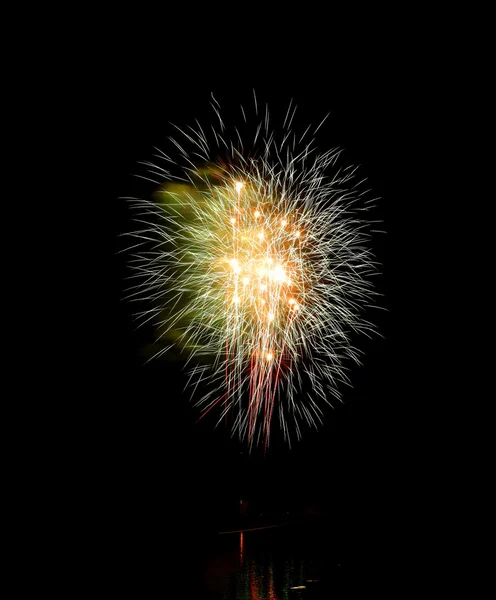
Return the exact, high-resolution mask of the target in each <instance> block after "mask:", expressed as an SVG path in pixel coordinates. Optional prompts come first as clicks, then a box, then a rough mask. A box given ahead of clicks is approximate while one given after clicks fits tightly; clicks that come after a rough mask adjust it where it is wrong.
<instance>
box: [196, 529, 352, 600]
mask: <svg viewBox="0 0 496 600" xmlns="http://www.w3.org/2000/svg"><path fill="white" fill-rule="evenodd" d="M326 535H327V534H325V533H323V532H318V531H308V530H304V529H301V528H297V527H289V526H288V527H284V528H280V529H277V530H276V529H273V530H266V531H253V532H249V531H246V532H244V533H235V534H230V535H224V536H219V539H218V544H217V545H216V546H215V547H214V548H212V554H211V558H210V560H209V562H208V565H207V570H206V583H207V588H208V591H209V594H210V596H209V597H212V598H219V599H221V598H222V599H223V600H230V599H236V600H238V599H239V600H248V599H250V600H293V599H294V600H298V599H300V598H302V599H303V598H324V597H325V598H327V597H329V594H330V593H331V592H332V597H333V598H339V597H341V596H340V594H339V592H340V590H341V589H342V586H343V583H344V569H343V566H344V565H343V558H342V555H340V552H339V548H336V546H335V545H333V541H329V540H328V539H327V537H326Z"/></svg>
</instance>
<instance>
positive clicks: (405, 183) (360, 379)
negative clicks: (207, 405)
mask: <svg viewBox="0 0 496 600" xmlns="http://www.w3.org/2000/svg"><path fill="white" fill-rule="evenodd" d="M121 50H122V49H120V48H119V46H118V45H117V47H116V51H115V58H112V59H110V60H109V59H108V55H107V63H106V64H105V68H104V69H100V70H99V71H98V78H97V79H95V81H94V83H93V85H92V87H91V94H90V99H91V100H90V102H91V106H92V115H95V119H94V123H93V125H95V123H96V125H97V127H92V128H91V132H92V137H93V138H94V139H93V140H92V141H91V142H90V143H89V147H90V148H91V149H92V155H91V157H90V158H88V164H91V173H90V174H89V175H88V177H89V178H90V180H91V181H92V185H93V194H92V197H91V199H88V202H89V203H90V211H89V212H90V214H91V215H92V218H94V220H95V224H96V225H97V229H98V230H99V231H100V232H101V233H102V234H103V235H102V239H103V242H104V246H103V251H102V252H100V251H99V252H98V256H97V261H96V264H95V273H96V274H97V275H98V277H97V278H96V279H95V283H94V287H93V288H92V290H91V293H90V296H91V299H90V300H91V308H88V312H89V313H91V314H90V317H91V318H90V320H91V322H92V326H93V327H92V329H91V332H92V340H91V341H90V342H89V348H90V353H91V359H90V360H89V361H88V362H85V363H84V364H81V366H80V368H79V370H78V377H77V378H76V382H77V385H81V390H83V389H84V390H86V388H87V387H88V389H89V390H91V391H89V393H85V400H84V402H81V407H80V411H81V412H80V413H79V414H78V415H77V416H76V417H75V418H76V419H77V420H78V423H79V425H77V426H75V428H74V429H75V430H76V429H77V431H78V439H80V440H81V442H80V443H78V451H77V459H76V460H77V465H78V466H77V467H75V468H74V470H75V472H76V474H77V476H76V479H77V478H78V477H79V475H81V485H80V493H81V498H82V499H83V501H82V503H81V505H82V507H83V508H82V510H81V515H82V519H83V522H85V523H86V522H88V525H89V530H90V531H92V532H94V533H93V534H92V535H93V540H94V541H93V544H94V548H95V559H94V562H92V561H90V564H91V565H92V566H91V567H90V569H91V570H95V569H96V570H101V571H102V572H103V573H107V572H108V573H111V574H112V578H113V580H114V581H115V582H120V583H119V585H122V586H127V585H129V586H136V589H137V590H139V589H141V588H140V586H142V585H143V581H145V580H146V581H147V582H148V583H147V585H148V584H149V585H152V582H156V581H163V579H165V578H166V577H168V575H166V572H167V570H168V569H171V570H172V572H174V573H175V576H176V577H181V576H187V577H189V576H191V577H192V578H193V579H194V577H195V576H194V575H193V573H195V572H196V571H198V572H200V571H201V569H202V564H203V563H202V560H203V559H202V556H203V555H204V554H205V550H206V548H208V544H209V540H210V537H209V536H210V535H211V534H212V532H215V531H216V530H218V524H219V523H222V522H224V520H225V518H226V516H227V517H229V516H230V515H231V514H235V512H236V510H237V503H238V501H239V497H240V495H243V496H244V497H246V498H248V499H249V500H250V501H251V502H252V503H257V504H263V505H264V506H274V507H275V508H278V509H280V508H282V507H284V508H286V507H290V508H292V509H303V508H305V507H308V506H316V507H318V509H319V510H322V511H324V512H325V513H327V514H328V515H329V516H330V518H331V519H332V520H334V522H335V524H336V531H337V532H338V534H337V535H338V537H339V539H340V540H341V541H344V542H345V546H346V548H347V552H348V553H349V556H350V559H349V560H351V561H355V563H356V564H357V565H359V566H357V572H359V573H360V572H361V573H363V574H364V573H365V571H366V570H367V572H371V571H373V570H374V568H373V567H377V566H378V565H379V564H381V565H383V564H389V565H391V568H390V572H391V573H393V572H398V573H399V572H400V570H401V572H403V571H404V570H405V569H406V570H407V571H411V569H412V561H413V562H415V561H416V560H417V554H416V549H417V548H418V547H420V546H422V547H424V549H425V550H424V554H423V556H424V558H423V559H421V562H422V561H423V560H425V557H426V556H427V554H429V553H430V552H431V551H432V545H433V544H434V546H435V545H436V543H437V542H436V540H437V533H436V531H437V529H438V527H439V522H440V520H442V519H443V518H444V517H443V516H442V513H443V511H444V508H441V507H440V506H439V503H438V501H437V500H436V490H439V488H440V485H441V484H440V481H442V479H443V474H445V473H446V472H447V471H449V470H450V468H451V464H450V460H451V459H450V455H449V454H448V455H447V454H445V453H444V452H442V451H439V449H438V445H441V444H442V443H441V441H436V440H438V439H439V435H440V433H441V429H440V428H439V424H438V423H437V422H435V416H436V415H437V414H438V403H439V402H443V400H441V399H440V396H439V383H438V382H439V381H440V379H441V372H442V368H441V366H440V362H439V358H438V357H439V355H440V354H441V352H440V348H441V347H442V344H443V339H442V335H441V333H440V331H439V330H438V329H436V328H434V329H433V327H432V323H433V321H434V320H435V319H434V318H433V312H434V313H435V312H436V310H437V309H436V298H435V293H434V291H433V290H434V287H433V286H432V282H433V279H434V278H435V276H436V272H435V271H436V269H435V268H434V269H433V268H432V262H433V261H434V262H436V261H437V260H438V259H437V258H433V256H434V255H433V254H432V249H431V248H430V247H429V240H430V239H431V238H430V225H429V223H430V221H431V220H432V218H434V217H435V215H438V214H440V213H442V212H443V210H444V206H442V202H443V201H442V200H441V199H440V198H438V199H436V198H432V196H429V195H428V194H426V192H425V190H426V189H428V187H429V186H428V182H429V180H430V178H431V177H432V174H431V171H430V167H429V165H428V162H427V155H428V152H426V151H425V145H426V139H425V136H426V131H428V132H431V133H432V129H433V128H434V125H433V123H434V122H435V119H434V117H433V115H432V114H430V113H429V115H428V116H426V111H425V108H423V107H425V104H426V102H427V101H428V99H429V97H431V96H432V86H431V82H430V80H429V79H428V78H427V76H424V74H422V73H419V71H418V69H417V67H416V66H415V63H414V62H413V61H411V60H410V59H408V58H407V57H406V56H401V57H395V58H394V59H393V57H386V58H384V57H382V58H381V59H377V60H370V61H368V62H365V59H364V58H363V56H361V57H358V58H357V60H356V62H355V63H354V68H352V69H348V68H346V69H343V70H340V69H339V68H338V66H337V61H336V57H335V56H334V55H333V54H331V53H330V54H329V55H328V56H327V58H326V56H324V57H323V56H322V55H321V54H319V62H318V63H314V62H312V60H311V57H310V58H308V57H307V58H305V60H304V61H302V62H301V61H298V59H297V58H295V59H294V60H292V61H289V59H288V61H281V60H278V61H275V62H274V63H273V64H270V65H269V64H267V62H264V63H261V62H257V61H256V60H255V59H254V58H253V59H252V60H248V62H246V63H244V67H246V68H245V69H244V70H243V69H242V68H240V65H239V64H238V63H235V66H234V68H233V67H231V66H230V64H229V61H228V60H227V59H226V58H225V57H222V56H218V55H217V56H216V57H215V59H213V60H210V61H206V60H205V61H198V62H196V63H195V62H194V63H192V64H190V63H189V62H188V60H187V58H185V57H183V58H182V59H180V60H179V59H177V57H176V56H175V55H174V57H172V56H171V55H170V54H164V55H162V58H161V57H160V56H157V55H155V56H154V60H152V61H151V62H150V61H148V60H147V56H146V53H144V54H143V53H140V54H138V55H135V54H134V53H133V52H128V53H123V52H122V51H121ZM271 56H272V54H271ZM323 59H325V60H323ZM274 60H275V59H274ZM269 62H270V61H269ZM352 62H353V61H352ZM309 66H310V67H313V70H312V69H311V68H309ZM102 71H103V73H102ZM261 72H262V73H266V76H265V77H261V76H260V73H261ZM253 89H255V90H256V93H257V98H258V99H259V102H267V103H268V105H269V109H270V110H271V112H272V111H273V110H276V111H277V110H278V111H285V109H286V107H287V105H288V103H289V100H290V99H293V100H294V102H295V103H296V104H297V105H298V107H299V108H298V113H297V114H298V115H299V118H300V120H301V122H302V123H305V124H306V123H310V122H312V123H314V124H317V123H318V122H320V120H321V119H322V118H323V117H324V116H325V115H326V114H327V113H328V112H330V116H329V118H328V119H327V121H326V123H325V125H324V127H323V128H322V129H321V130H320V131H319V134H318V145H319V147H320V148H329V147H333V146H340V147H343V148H344V149H345V153H344V154H343V161H344V162H350V163H353V164H359V165H361V171H360V172H361V174H363V176H365V177H367V178H368V187H370V189H371V190H372V191H371V195H373V196H375V197H379V198H380V199H379V200H378V203H377V204H378V208H377V211H376V216H377V217H378V218H380V219H382V221H383V225H382V227H381V228H382V229H384V230H385V231H386V233H385V235H382V236H378V237H377V238H375V239H374V251H375V253H376V255H377V257H378V259H379V260H380V262H381V263H382V269H381V270H382V275H381V276H380V277H379V278H378V280H377V288H378V290H379V291H380V292H381V293H382V294H383V298H382V299H381V300H380V303H381V305H382V306H383V307H384V308H385V309H386V310H384V311H380V312H379V311H378V312H377V314H376V315H375V317H374V318H375V320H376V323H377V325H378V329H379V332H380V334H381V335H382V337H378V336H377V337H375V338H374V339H373V340H371V341H367V340H363V348H364V350H365V355H364V357H363V362H364V365H363V367H361V368H360V369H354V370H353V374H352V379H353V384H354V387H353V389H350V390H343V391H344V403H343V404H336V405H335V408H334V410H329V411H327V414H326V419H325V423H324V426H323V427H322V428H321V429H320V430H319V431H318V432H315V431H305V432H304V437H303V440H302V441H301V442H295V443H294V444H293V447H292V448H291V450H289V449H288V448H287V447H286V446H283V445H281V444H275V443H274V444H272V445H271V446H270V449H269V451H268V453H267V454H266V455H264V454H263V453H261V452H259V451H255V452H254V453H252V454H251V455H248V453H247V451H246V449H245V448H244V447H243V446H242V445H240V444H239V442H237V441H236V440H232V439H231V438H230V435H229V432H228V431H226V430H225V429H223V428H222V426H221V427H219V428H218V429H215V430H214V429H213V425H212V421H208V420H206V421H205V422H203V421H202V422H200V423H198V424H197V423H196V422H195V421H196V418H197V416H198V413H197V412H195V410H194V409H193V408H192V406H191V405H190V403H189V401H188V396H187V395H186V394H183V393H182V387H183V384H184V378H183V376H182V374H181V366H182V365H181V364H180V362H167V361H159V362H157V363H150V364H147V365H143V359H142V357H141V355H140V351H139V350H140V346H141V345H142V343H143V342H144V341H146V340H147V339H148V338H149V335H150V331H148V330H136V329H135V325H134V323H133V318H132V308H131V307H130V306H129V305H128V304H127V303H125V302H123V300H122V297H123V295H124V290H125V285H126V283H125V281H124V278H125V276H126V273H127V269H126V263H125V257H124V256H123V255H119V254H117V252H118V250H119V249H121V247H122V241H121V240H120V239H119V237H118V236H119V234H120V233H122V232H123V231H125V230H127V229H128V228H129V226H130V223H131V221H130V218H131V215H130V212H129V209H128V207H127V205H126V202H125V201H123V200H122V199H120V198H121V197H123V196H133V195H140V194H142V193H143V191H144V190H145V189H146V187H145V188H144V187H143V184H142V183H140V182H139V180H138V179H137V178H136V177H134V174H136V173H140V172H141V169H142V167H140V166H139V164H138V162H139V161H140V160H148V159H150V158H151V155H152V153H153V147H154V146H157V147H161V146H163V142H164V140H165V138H166V136H168V135H170V134H171V128H170V125H169V123H170V122H172V123H175V124H178V125H181V124H189V123H191V122H192V119H194V118H198V119H199V120H200V122H202V123H203V122H205V120H207V121H209V120H210V119H211V112H210V109H209V107H208V103H209V100H210V94H211V93H213V94H214V96H215V97H216V99H217V100H219V102H220V103H221V105H228V106H230V107H232V106H234V107H236V106H237V105H239V104H240V103H243V104H245V105H248V104H250V102H251V96H252V90H253ZM426 119H428V121H427V122H426ZM93 132H94V133H93ZM431 139H432V136H431ZM437 202H439V204H437ZM90 245H91V244H90V241H88V247H89V246H90ZM95 324H96V327H95ZM93 332H94V333H93ZM88 383H89V385H88ZM77 385H76V386H75V387H77ZM81 393H83V392H82V391H81ZM76 395H77V391H76ZM76 412H77V411H76ZM81 430H84V431H83V433H81ZM68 435H69V436H70V435H71V431H69V433H68ZM78 489H79V488H78ZM433 534H434V535H433ZM427 539H430V540H431V542H432V543H431V544H430V546H431V549H430V550H429V549H426V541H425V540H427ZM166 548H172V549H173V550H171V552H175V553H176V558H174V559H171V557H170V555H169V557H168V561H165V562H167V564H168V566H164V560H163V557H164V552H166V553H167V552H168V550H166ZM414 555H415V558H413V557H414ZM184 556H187V557H188V560H187V561H184V560H183V559H184ZM393 565H394V566H393ZM372 566H373V567H372ZM415 568H417V567H415ZM418 568H419V569H420V570H421V568H422V567H418ZM195 569H196V571H195ZM390 576H391V577H393V575H392V574H391V575H390ZM199 597H201V596H199Z"/></svg>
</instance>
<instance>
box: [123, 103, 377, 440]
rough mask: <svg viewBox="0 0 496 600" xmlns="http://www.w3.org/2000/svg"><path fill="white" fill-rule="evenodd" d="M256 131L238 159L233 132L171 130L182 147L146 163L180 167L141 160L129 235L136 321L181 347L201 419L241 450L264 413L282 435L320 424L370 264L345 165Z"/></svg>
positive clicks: (260, 426)
mask: <svg viewBox="0 0 496 600" xmlns="http://www.w3.org/2000/svg"><path fill="white" fill-rule="evenodd" d="M214 108H215V107H214ZM216 114H217V116H218V117H219V112H218V110H216ZM288 114H289V111H288ZM243 116H245V113H244V111H243ZM293 116H294V115H293ZM219 120H220V117H219ZM291 120H292V117H291V119H289V120H288V117H287V119H286V121H287V122H288V125H289V123H291ZM245 121H246V119H245ZM286 121H285V123H286ZM268 123H269V119H268V116H266V117H265V119H264V121H263V127H264V129H262V125H261V126H259V127H258V129H255V131H256V135H255V138H254V146H253V149H251V150H250V151H249V152H248V151H246V148H244V147H243V143H242V142H241V139H242V138H241V136H240V133H239V131H238V130H237V129H236V139H237V140H238V142H239V143H238V144H237V145H236V144H235V143H234V142H231V141H226V139H227V138H226V131H225V129H226V128H225V125H224V123H222V121H220V124H221V130H220V131H217V132H216V131H215V130H213V129H212V131H213V138H212V140H210V139H209V138H207V135H206V134H205V130H204V129H203V128H201V127H200V128H199V130H197V131H194V133H192V130H188V131H187V132H182V131H181V130H180V132H181V134H183V135H184V136H185V138H186V140H187V141H188V143H189V144H190V145H192V146H193V150H186V149H185V148H184V147H183V146H181V145H180V144H179V143H178V142H177V141H175V140H173V142H174V144H175V148H176V151H179V156H178V158H177V161H173V159H171V158H170V157H169V156H167V155H165V154H160V156H159V157H158V158H160V159H162V160H163V161H165V163H166V164H167V163H169V164H170V163H173V164H174V166H177V165H178V164H181V163H183V166H182V169H183V175H182V176H179V177H172V176H171V175H170V173H169V171H168V170H167V169H165V168H163V167H161V166H159V165H155V164H151V163H147V165H148V166H149V167H150V172H151V173H153V174H154V175H155V176H158V177H159V180H158V181H157V183H159V184H160V190H159V192H158V193H157V194H156V200H157V201H156V202H152V201H147V200H137V199H132V202H133V206H135V207H136V208H137V211H136V212H137V214H138V215H139V217H138V219H137V220H139V222H140V223H144V224H145V225H144V227H143V228H142V229H139V230H137V231H136V232H134V233H133V234H132V235H133V237H135V238H138V240H139V242H138V244H137V246H136V245H135V246H134V252H135V254H134V260H133V262H132V265H131V266H132V268H133V269H134V270H135V272H136V277H137V279H138V283H137V285H136V286H135V287H134V297H137V298H141V299H144V300H146V301H147V302H148V303H151V304H153V308H152V309H147V310H146V311H143V313H142V314H143V317H144V318H146V319H150V317H153V316H155V317H156V321H157V324H158V325H159V328H160V331H161V336H162V337H164V338H166V339H169V340H171V341H172V342H173V343H172V345H175V346H179V347H180V348H182V349H184V350H186V351H187V352H188V354H189V360H188V362H189V363H190V366H191V365H193V366H192V368H191V378H190V383H191V385H192V386H193V388H194V390H196V391H198V390H199V389H200V390H201V393H202V394H203V395H202V396H201V397H200V398H199V399H198V400H197V405H198V406H201V407H202V408H203V414H206V413H207V412H209V411H210V410H211V409H212V408H214V407H217V408H218V409H219V410H220V418H219V421H221V420H223V419H224V418H227V417H228V416H230V415H232V419H231V423H232V429H233V432H237V433H238V434H239V436H240V437H246V438H247V439H248V441H249V444H250V445H251V444H252V443H254V442H258V441H259V440H261V439H262V440H263V441H264V443H265V444H267V443H268V441H269V435H270V427H271V422H272V417H273V415H274V414H276V415H277V422H278V423H279V425H280V426H281V428H282V429H283V432H284V436H285V438H286V439H288V440H289V437H290V429H294V430H295V431H296V434H297V436H298V437H299V436H300V435H301V430H300V425H299V423H300V422H301V421H306V422H307V423H308V424H310V425H314V426H315V425H316V424H317V422H321V421H322V409H321V406H320V404H321V403H322V402H325V403H329V404H330V399H331V398H332V397H337V398H339V397H340V392H339V390H338V383H339V382H343V381H347V378H346V375H345V372H344V370H345V367H344V364H343V363H344V360H345V359H351V360H353V361H356V362H358V354H359V353H358V351H357V350H356V349H355V348H354V347H353V345H352V343H351V338H350V332H351V331H354V332H363V331H367V330H371V329H373V327H372V326H371V324H370V323H368V322H367V321H365V320H364V319H363V317H362V309H363V306H364V305H365V304H367V303H370V301H371V299H372V298H373V296H374V292H373V288H372V285H371V282H370V278H369V275H372V274H374V272H375V265H374V263H373V261H372V256H371V253H370V250H369V249H368V247H367V242H368V240H369V235H368V234H367V233H366V230H367V225H368V223H367V222H365V221H363V220H361V219H360V218H359V217H358V211H357V210H356V209H355V205H358V207H357V208H359V209H360V210H362V211H363V210H364V209H366V208H367V206H366V204H367V203H366V202H365V203H364V202H363V200H362V199H361V196H362V195H363V192H359V191H358V190H357V185H355V184H353V183H352V182H353V175H354V171H355V170H354V169H351V168H349V167H348V168H339V169H336V168H335V163H336V161H337V158H338V155H339V151H338V150H331V151H328V152H325V153H323V154H317V153H316V151H315V149H314V148H313V140H309V141H308V142H307V143H305V144H304V145H303V146H302V147H300V149H299V150H297V148H298V143H297V139H296V137H295V136H294V135H292V134H291V131H290V130H288V129H287V127H286V129H284V130H283V132H282V133H283V135H282V136H281V141H279V142H276V137H275V135H274V133H273V132H271V131H270V129H269V124H268ZM262 131H263V132H264V134H263V135H262V133H261V132H262ZM303 137H304V136H302V137H301V138H299V141H300V142H301V139H303ZM257 141H258V145H257ZM260 148H261V150H260ZM219 149H224V151H225V152H224V153H225V157H224V158H223V159H222V161H219V160H216V161H214V162H212V160H211V155H212V154H214V150H215V153H218V152H219ZM193 156H194V157H195V161H193V160H192V157H193ZM198 157H200V158H201V159H202V161H203V165H210V166H208V167H205V166H203V167H199V166H198V162H197V160H196V159H197V158H198ZM328 171H331V173H330V174H328ZM164 180H165V183H164ZM150 243H152V246H153V247H150ZM136 247H138V251H136ZM169 347H170V346H168V348H169ZM166 350H167V349H166ZM162 352H164V351H161V353H162ZM159 354H160V353H159ZM207 357H210V359H207ZM192 359H195V362H196V364H195V363H191V360H192ZM202 361H203V362H202ZM205 390H206V391H205Z"/></svg>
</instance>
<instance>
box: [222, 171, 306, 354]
mask: <svg viewBox="0 0 496 600" xmlns="http://www.w3.org/2000/svg"><path fill="white" fill-rule="evenodd" d="M231 189H232V188H231ZM231 198H232V200H231V202H232V208H231V213H232V214H231V215H229V214H226V215H225V220H226V227H228V228H229V230H230V238H231V243H228V244H227V247H228V248H229V252H228V254H227V255H226V256H225V258H224V282H225V293H226V304H227V309H226V310H227V329H228V331H229V332H231V333H230V336H229V337H230V338H231V343H232V344H233V345H234V344H236V345H237V346H238V350H239V345H240V343H241V345H242V346H244V347H245V348H246V352H247V353H248V354H251V356H252V357H253V358H255V359H257V360H262V361H268V362H275V361H277V359H281V358H282V353H284V352H287V351H288V347H287V340H288V336H289V335H291V329H292V328H293V327H294V325H293V322H294V320H295V318H296V317H297V315H298V312H299V311H300V310H301V308H302V307H303V293H304V289H303V281H304V271H303V262H302V245H303V243H304V236H303V235H302V232H301V230H300V227H299V226H298V222H297V217H298V215H297V214H293V215H292V214H287V213H286V212H285V211H284V207H282V208H281V203H277V202H276V201H272V202H271V201H270V199H269V200H265V201H261V199H260V195H259V194H257V192H256V191H252V190H250V188H249V186H247V185H245V184H242V183H241V182H236V183H235V192H234V194H232V196H231ZM240 335H241V336H242V337H240ZM246 338H248V339H246Z"/></svg>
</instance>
